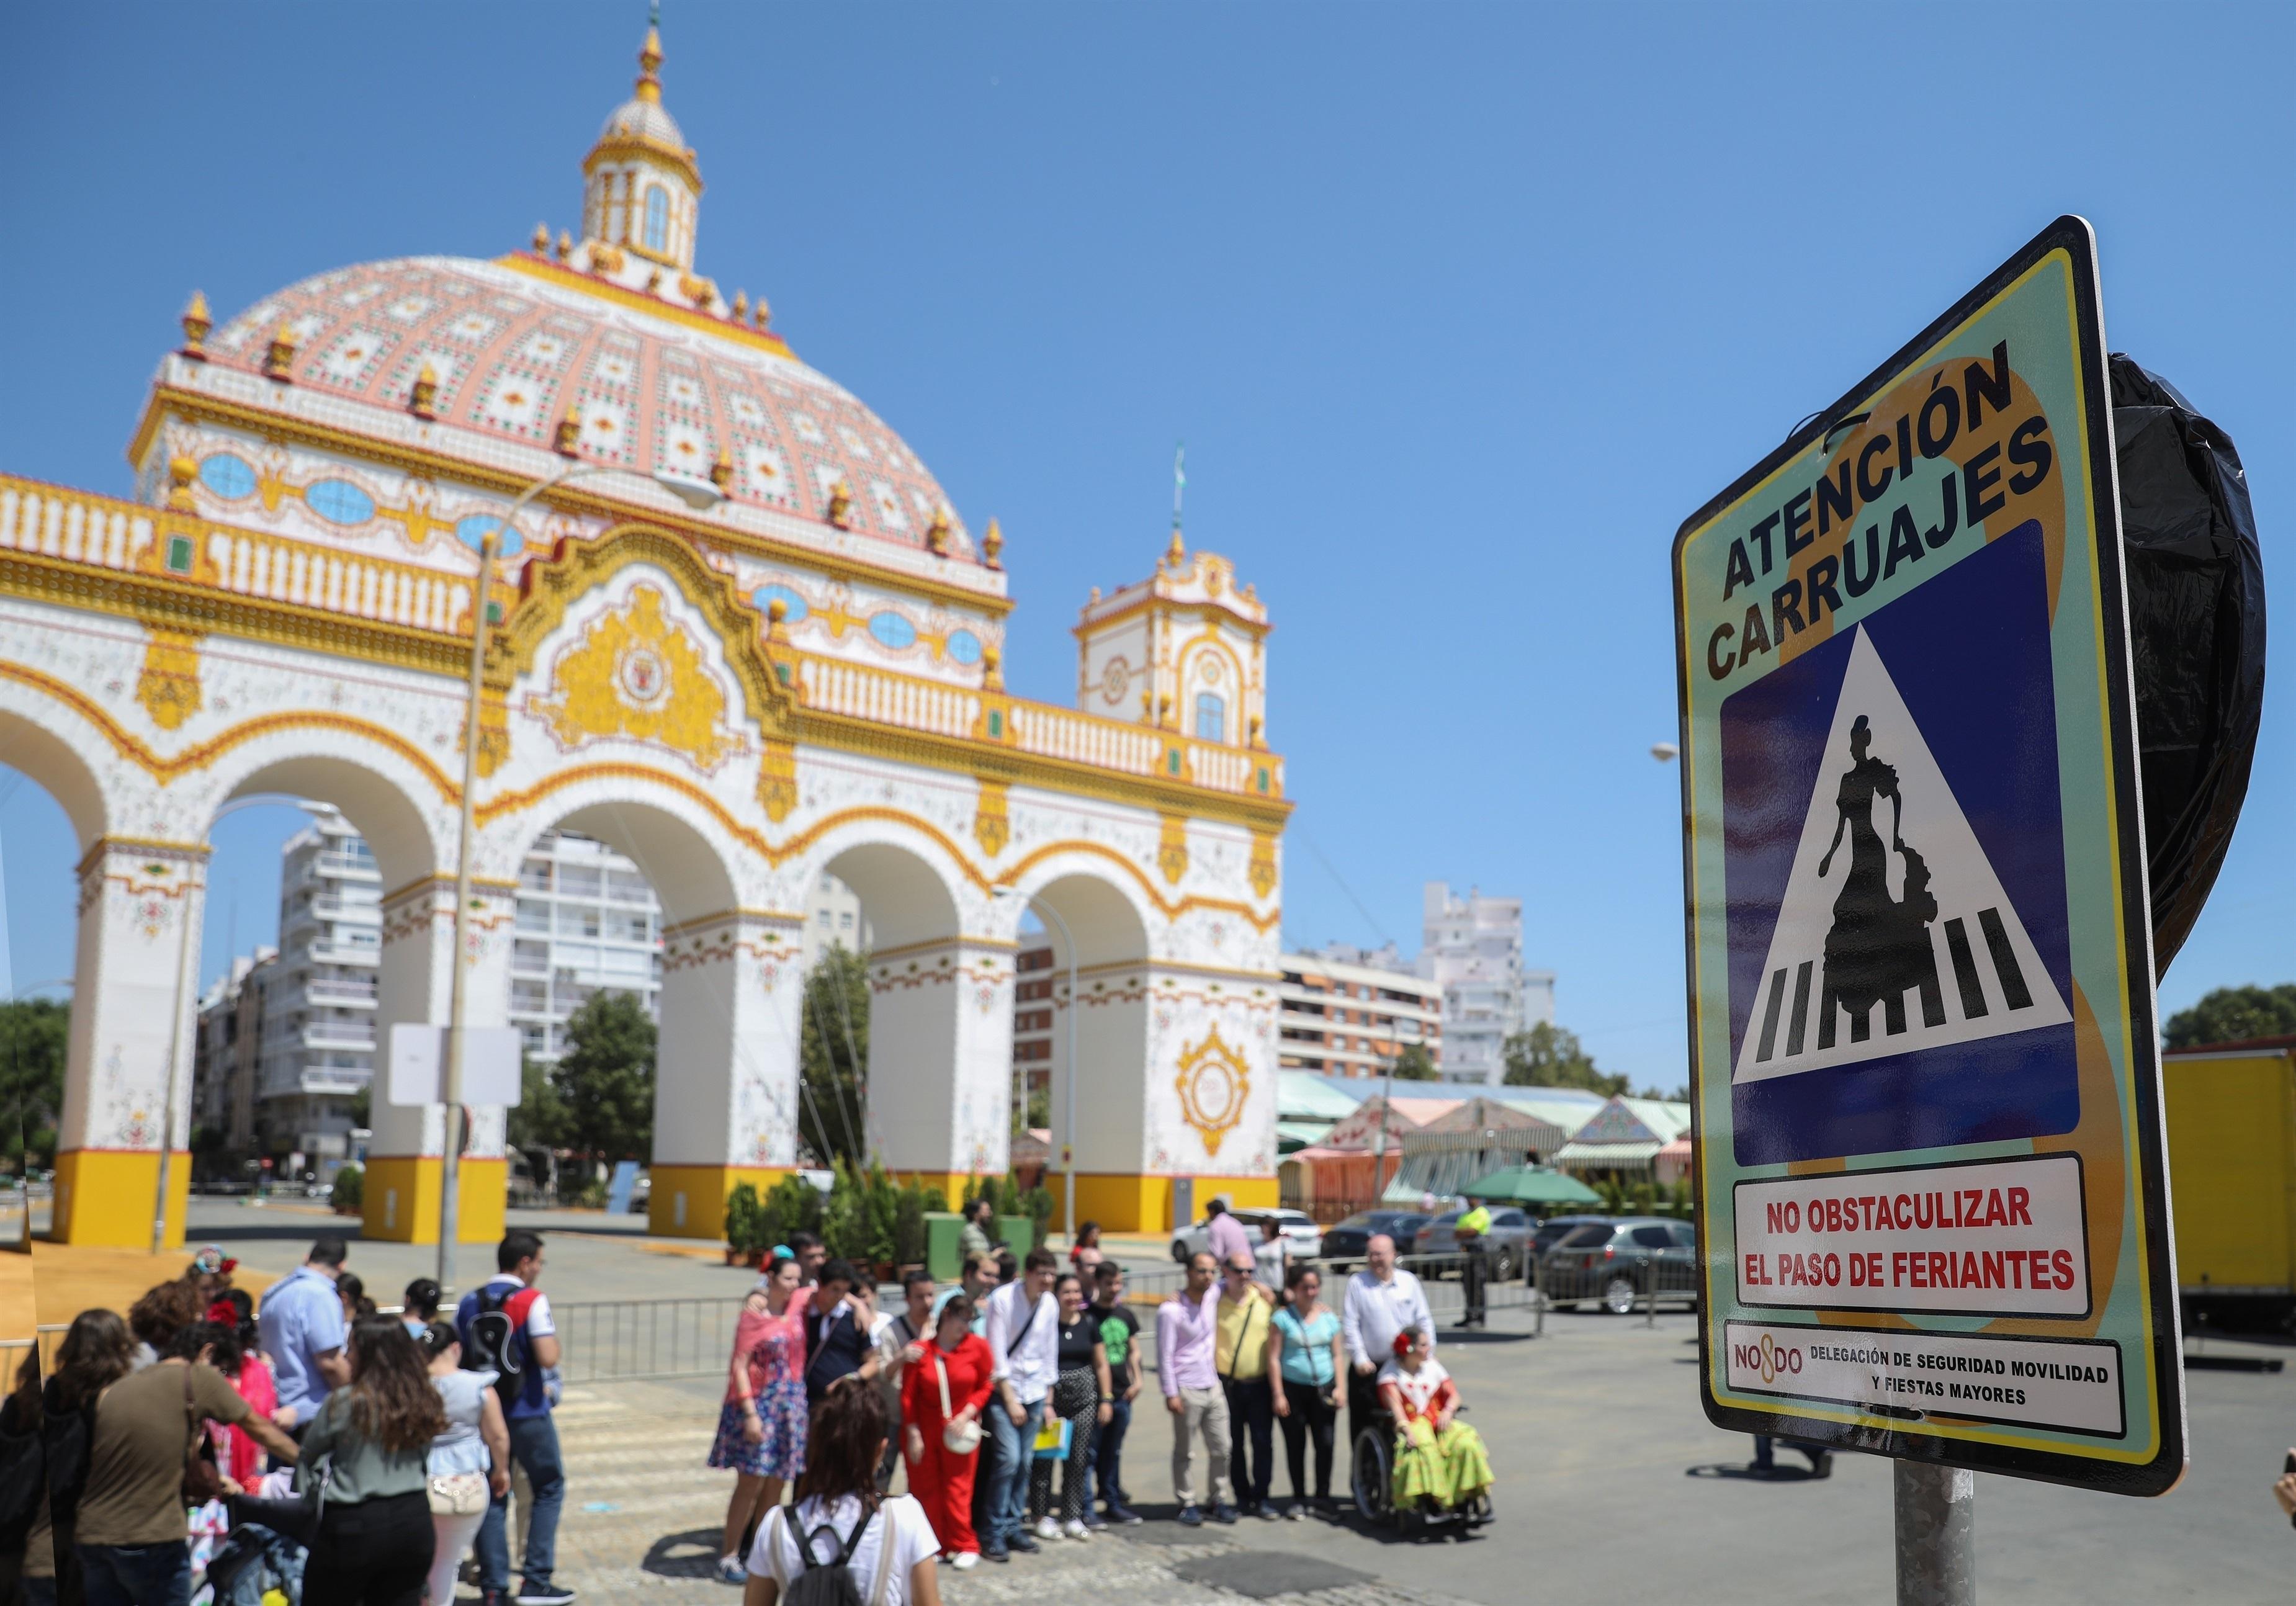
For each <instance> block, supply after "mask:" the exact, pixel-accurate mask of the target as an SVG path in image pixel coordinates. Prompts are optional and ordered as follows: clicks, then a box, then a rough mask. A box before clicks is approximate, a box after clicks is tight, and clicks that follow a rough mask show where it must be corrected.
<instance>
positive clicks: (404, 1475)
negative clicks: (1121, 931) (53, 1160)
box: [0, 1210, 1490, 1606]
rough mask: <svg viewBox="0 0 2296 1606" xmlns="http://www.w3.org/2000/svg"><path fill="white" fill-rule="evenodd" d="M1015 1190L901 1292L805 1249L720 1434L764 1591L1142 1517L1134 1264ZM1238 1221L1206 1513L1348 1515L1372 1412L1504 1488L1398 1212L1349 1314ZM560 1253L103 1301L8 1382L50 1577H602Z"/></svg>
mask: <svg viewBox="0 0 2296 1606" xmlns="http://www.w3.org/2000/svg"><path fill="white" fill-rule="evenodd" d="M985 1216H986V1212H985V1210H984V1211H982V1212H980V1213H978V1214H974V1213H968V1218H967V1221H966V1233H967V1236H966V1243H967V1246H968V1247H967V1251H966V1253H965V1257H964V1268H963V1272H962V1274H961V1276H960V1278H959V1280H958V1281H957V1282H955V1284H954V1285H951V1286H948V1287H941V1286H939V1285H938V1284H937V1283H936V1282H934V1280H933V1279H932V1278H931V1276H929V1275H927V1274H925V1273H923V1272H922V1271H914V1272H911V1273H910V1274H908V1275H907V1277H906V1280H905V1281H904V1282H903V1283H902V1284H901V1287H900V1290H899V1295H898V1307H895V1301H894V1300H893V1299H890V1298H888V1297H886V1296H885V1295H884V1294H883V1293H881V1291H880V1290H879V1289H878V1288H877V1286H876V1284H875V1282H874V1279H873V1278H871V1277H869V1276H865V1275H864V1274H861V1273H860V1272H859V1271H857V1268H856V1267H854V1266H852V1265H850V1264H849V1263H848V1262H846V1261H844V1260H842V1259H838V1258H832V1257H831V1256H830V1255H829V1254H828V1253H827V1251H826V1250H825V1249H824V1246H823V1245H822V1243H821V1242H820V1241H819V1240H818V1239H816V1238H815V1237H813V1236H811V1235H810V1234H807V1233H793V1234H791V1240H790V1241H789V1242H788V1243H786V1244H783V1245H779V1246H776V1247H775V1250H773V1252H772V1255H771V1257H770V1258H769V1260H768V1263H767V1266H766V1267H765V1269H764V1271H763V1274H761V1275H760V1276H759V1278H758V1283H757V1286H756V1287H755V1288H754V1289H753V1290H752V1291H750V1294H749V1295H748V1297H747V1298H746V1299H745V1300H744V1301H743V1304H742V1310H741V1313H740V1315H739V1317H738V1320H737V1323H736V1326H735V1332H734V1345H733V1353H732V1357H731V1362H730V1364H729V1366H728V1368H727V1379H726V1395H725V1399H724V1404H723V1406H722V1408H721V1411H720V1413H719V1417H718V1423H717V1435H716V1438H715V1440H714V1442H713V1443H712V1445H711V1447H710V1450H709V1456H708V1464H709V1466H711V1467H714V1468H719V1469H723V1470H726V1471H732V1472H733V1473H734V1489H733V1492H732V1495H731V1498H730V1500H729V1502H728V1504H727V1508H726V1523H725V1528H724V1533H723V1543H722V1545H721V1549H720V1556H719V1560H718V1562H717V1573H718V1576H719V1577H721V1578H722V1579H723V1580H724V1581H726V1582H727V1583H732V1584H739V1585H741V1586H743V1587H744V1589H745V1591H746V1594H745V1599H746V1600H747V1601H748V1602H750V1606H772V1603H773V1602H776V1601H777V1600H778V1599H779V1596H780V1594H782V1593H783V1591H784V1590H786V1589H787V1588H788V1587H789V1586H790V1584H791V1579H792V1578H793V1577H797V1576H799V1575H801V1574H803V1573H805V1572H807V1571H808V1570H809V1569H812V1568H814V1567H816V1566H820V1565H829V1564H834V1565H842V1566H845V1567H846V1568H848V1569H849V1571H850V1572H851V1573H852V1576H853V1578H854V1580H855V1582H856V1583H857V1586H860V1587H861V1588H863V1589H864V1590H865V1592H866V1591H875V1592H876V1593H875V1594H869V1595H868V1596H867V1598H869V1599H871V1600H873V1601H877V1602H884V1603H885V1606H903V1603H904V1602H917V1603H919V1606H938V1601H939V1594H938V1586H937V1584H936V1583H935V1582H934V1578H935V1573H934V1569H935V1567H936V1566H937V1565H939V1564H947V1565H949V1566H952V1567H954V1568H956V1569H967V1568H971V1567H973V1566H976V1565H978V1564H979V1563H980V1561H982V1560H983V1559H984V1558H985V1559H987V1560H988V1561H997V1562H1005V1561H1010V1559H1011V1558H1012V1556H1013V1553H1015V1552H1018V1553H1023V1554H1032V1553H1037V1552H1038V1551H1039V1550H1041V1549H1042V1548H1043V1546H1045V1545H1048V1544H1053V1543H1055V1542H1074V1541H1082V1540H1087V1539H1089V1538H1091V1537H1092V1536H1094V1535H1095V1533H1098V1532H1100V1531H1102V1530H1104V1529H1106V1528H1109V1527H1111V1525H1115V1526H1128V1525H1132V1524H1136V1523H1138V1522H1139V1521H1140V1520H1141V1518H1140V1516H1139V1515H1138V1513H1137V1512H1136V1511H1135V1510H1134V1509H1133V1498H1132V1495H1130V1493H1129V1492H1128V1488H1127V1487H1126V1480H1125V1476H1124V1469H1123V1447H1124V1445H1125V1442H1126V1439H1127V1438H1128V1433H1129V1430H1130V1428H1131V1425H1132V1417H1133V1412H1134V1408H1135V1405H1136V1402H1137V1401H1138V1399H1139V1398H1140V1396H1141V1394H1142V1392H1143V1390H1144V1385H1145V1383H1146V1381H1147V1368H1146V1367H1145V1365H1144V1356H1143V1354H1142V1346H1141V1342H1140V1340H1141V1336H1142V1333H1141V1321H1140V1317H1139V1315H1136V1312H1135V1310H1134V1309H1133V1307H1131V1306H1130V1305H1128V1303H1127V1301H1126V1297H1125V1296H1126V1274H1125V1271H1124V1268H1123V1267H1122V1266H1120V1265H1119V1264H1118V1263H1117V1262H1115V1261H1114V1260H1112V1259H1110V1258H1107V1257H1106V1256H1105V1255H1104V1254H1103V1251H1102V1250H1101V1248H1100V1244H1099V1233H1098V1231H1097V1229H1096V1228H1095V1227H1094V1226H1093V1225H1092V1224H1090V1223H1086V1224H1084V1225H1083V1226H1082V1227H1081V1228H1080V1229H1079V1231H1078V1233H1077V1234H1076V1235H1075V1239H1074V1241H1073V1244H1072V1246H1071V1247H1070V1250H1069V1251H1068V1256H1067V1264H1066V1265H1065V1266H1063V1265H1062V1260H1061V1258H1059V1257H1057V1256H1055V1255H1054V1253H1053V1252H1052V1251H1051V1250H1046V1249H1036V1250H1029V1252H1028V1253H1027V1254H1025V1255H1023V1256H1020V1257H1017V1258H1016V1257H1015V1256H1014V1255H1013V1253H1012V1251H1011V1250H1007V1249H1004V1248H1002V1247H999V1246H998V1245H996V1243H995V1241H993V1240H992V1239H991V1238H990V1237H989V1235H988V1234H989V1230H990V1228H991V1227H992V1226H993V1222H991V1221H990V1220H988V1219H986V1218H985ZM1211 1228H1212V1230H1211V1234H1210V1236H1211V1244H1212V1248H1211V1249H1210V1250H1208V1251H1207V1252H1204V1253H1201V1254H1198V1255H1196V1256H1194V1257H1193V1258H1192V1259H1191V1260H1190V1261H1189V1262H1188V1264H1187V1266H1186V1271H1185V1286H1184V1287H1183V1288H1182V1289H1181V1290H1180V1291H1178V1292H1177V1293H1175V1294H1173V1295H1170V1296H1168V1297H1167V1298H1165V1299H1163V1300H1162V1301H1161V1303H1160V1306H1159V1307H1158V1309H1157V1311H1156V1314H1155V1317H1154V1322H1155V1339H1156V1353H1157V1356H1158V1365H1157V1369H1156V1376H1157V1384H1158V1387H1159V1389H1160V1392H1161V1394H1162V1396H1163V1398H1164V1404H1165V1409H1166V1412H1167V1413H1168V1415H1169V1420H1170V1423H1171V1429H1172V1486H1173V1494H1174V1497H1175V1499H1176V1501H1177V1504H1178V1508H1179V1509H1178V1520H1179V1521H1180V1522H1182V1523H1184V1524H1187V1525H1190V1526H1194V1525H1199V1524H1201V1523H1203V1522H1205V1521H1207V1520H1209V1521H1212V1522H1223V1523H1232V1522H1234V1521H1237V1520H1239V1519H1240V1518H1242V1517H1244V1516H1252V1517H1258V1518H1261V1519H1265V1520H1282V1519H1283V1518H1287V1517H1288V1518H1291V1519H1293V1520H1298V1519H1300V1518H1303V1517H1306V1516H1307V1515H1308V1514H1309V1513H1310V1512H1314V1511H1317V1510H1329V1509H1331V1507H1332V1506H1333V1491H1332V1478H1333V1463H1334V1461H1335V1460H1336V1459H1338V1457H1337V1455H1336V1449H1335V1440H1336V1433H1337V1427H1338V1423H1339V1419H1340V1413H1341V1406H1342V1405H1343V1404H1344V1405H1345V1406H1346V1407H1347V1410H1348V1413H1349V1424H1350V1426H1351V1428H1352V1429H1353V1430H1356V1431H1360V1430H1362V1429H1363V1428H1364V1427H1365V1425H1366V1424H1367V1423H1371V1422H1377V1423H1380V1424H1381V1425H1382V1430H1387V1431H1391V1432H1392V1433H1393V1434H1394V1440H1393V1442H1394V1446H1395V1456H1394V1461H1395V1493H1396V1496H1397V1498H1398V1501H1417V1500H1423V1499H1424V1500H1432V1501H1438V1502H1441V1503H1445V1504H1449V1503H1455V1502H1456V1501H1459V1500H1464V1499H1472V1498H1475V1497H1477V1496H1478V1495H1480V1494H1481V1492H1482V1491H1483V1490H1484V1489H1485V1488H1487V1487H1488V1484H1489V1482H1490V1469H1489V1464H1488V1460H1487V1458H1486V1457H1485V1455H1484V1452H1483V1448H1482V1444H1481V1441H1480V1438H1477V1437H1476V1436H1475V1434H1474V1430H1472V1428H1471V1427H1469V1426H1468V1425H1467V1424H1466V1423H1465V1422H1462V1421H1461V1420H1459V1415H1458V1397H1457V1390H1456V1387H1455V1386H1454V1385H1453V1384H1452V1383H1451V1381H1450V1380H1449V1378H1448V1375H1447V1372H1445V1371H1444V1369H1443V1366H1442V1364H1441V1363H1440V1362H1439V1361H1438V1360H1437V1359H1436V1358H1435V1355H1434V1348H1435V1339H1434V1327H1433V1323H1432V1321H1431V1318H1430V1315H1429V1311H1428V1307H1427V1299H1426V1295H1425V1293H1424V1291H1423V1290H1422V1289H1421V1287H1420V1286H1419V1282H1418V1280H1417V1279H1416V1278H1415V1277H1414V1276H1413V1275H1412V1274H1411V1273H1410V1272H1408V1271H1406V1270H1405V1269H1403V1268H1402V1267H1400V1266H1398V1265H1397V1263H1396V1253H1395V1246H1394V1244H1393V1242H1392V1241H1390V1240H1388V1239H1386V1238H1384V1237H1381V1238H1374V1240H1372V1242H1371V1245H1370V1248H1369V1250H1368V1253H1367V1257H1366V1261H1365V1267H1364V1269H1363V1270H1362V1271H1359V1272H1357V1273H1356V1274H1354V1275H1352V1276H1350V1277H1349V1279H1348V1280H1347V1284H1346V1288H1345V1291H1344V1293H1343V1295H1342V1297H1341V1300H1340V1303H1339V1307H1338V1308H1333V1307H1332V1306H1330V1305H1327V1304H1326V1303H1325V1301H1324V1276H1323V1272H1322V1270H1321V1268H1320V1267H1318V1266H1316V1265H1314V1264H1312V1263H1308V1262H1297V1263H1294V1262H1293V1261H1292V1259H1291V1258H1290V1257H1289V1254H1288V1251H1287V1250H1286V1248H1285V1247H1284V1245H1283V1241H1282V1240H1281V1238H1280V1237H1279V1236H1278V1235H1277V1234H1276V1233H1274V1232H1272V1231H1270V1232H1268V1233H1265V1234H1264V1235H1263V1236H1262V1237H1261V1239H1260V1241H1258V1242H1254V1241H1251V1236H1250V1235H1249V1234H1248V1233H1246V1232H1245V1230H1244V1229H1243V1227H1242V1224H1241V1223H1239V1222H1237V1221H1236V1220H1235V1218H1234V1217H1233V1216H1231V1215H1228V1214H1227V1213H1226V1212H1225V1211H1219V1210H1216V1211H1215V1212H1214V1215H1213V1218H1212V1222H1211ZM347 1259H348V1246H347V1245H346V1243H345V1242H344V1241H343V1240H342V1239H340V1238H336V1237H322V1238H320V1239H319V1240H318V1241H316V1242H315V1243H314V1244H313V1245H312V1246H311V1250H310V1252H309V1254H308V1255H307V1256H306V1257H305V1258H304V1261H303V1263H302V1265H301V1266H298V1267H297V1268H296V1270H295V1271H294V1272H293V1273H291V1274H290V1275H288V1276H286V1277H284V1278H283V1279H281V1280H280V1281H279V1282H276V1283H275V1284H273V1285H272V1286H271V1287H270V1288H269V1289H268V1290H267V1291H265V1293H264V1295H263V1297H262V1299H261V1300H260V1301H259V1303H258V1301H257V1300H255V1299H251V1298H250V1296H249V1295H248V1293H247V1292H246V1291H242V1290H240V1289H238V1288H236V1287H234V1286H233V1285H232V1273H233V1269H234V1268H233V1263H232V1262H230V1261H227V1260H224V1259H222V1258H221V1257H220V1255H219V1254H217V1253H215V1252H213V1251H206V1252H202V1254H201V1256H200V1257H198V1258H196V1259H195V1260H194V1262H193V1266H192V1268H191V1269H190V1270H189V1271H188V1272H186V1274H184V1277H183V1278H181V1279H180V1280H177V1281H174V1282H166V1283H162V1284H160V1285H159V1286H158V1287H155V1288H153V1289H152V1290H151V1291H148V1292H147V1293H145V1294H144V1295H143V1298H142V1299H138V1300H137V1301H136V1302H135V1305H134V1306H133V1307H131V1308H130V1309H129V1310H128V1312H127V1315H125V1317H123V1316H121V1315H119V1313H117V1312H114V1311H111V1310H105V1309H96V1310H88V1311H84V1312H82V1313H81V1314H80V1315H78V1317H77V1318H76V1319H75V1320H74V1321H73V1322H72V1323H71V1325H70V1330H69V1331H68V1332H66V1333H65V1334H64V1337H63V1340H62V1341H61V1344H60V1345H59V1346H58V1347H57V1349H56V1352H55V1355H54V1356H53V1361H52V1363H51V1364H50V1365H49V1367H48V1371H47V1375H46V1377H45V1381H44V1380H43V1378H42V1375H41V1370H40V1367H39V1365H38V1364H37V1361H36V1360H34V1359H30V1358H28V1359H27V1361H26V1363H25V1364H24V1366H23V1368H22V1369H21V1372H19V1374H18V1377H17V1379H16V1387H15V1389H13V1391H12V1392H11V1393H10V1394H9V1395H8V1396H6V1397H5V1399H4V1402H0V1443H17V1442H29V1440H30V1439H32V1438H37V1443H38V1446H39V1453H40V1454H41V1455H42V1456H43V1457H44V1464H45V1482H46V1487H47V1498H46V1500H45V1502H43V1503H40V1504H39V1507H38V1509H37V1511H35V1512H29V1532H28V1533H27V1534H26V1536H25V1538H24V1542H23V1546H22V1552H21V1558H19V1566H20V1576H21V1594H22V1597H23V1598H24V1599H25V1600H26V1601H27V1602H29V1606H52V1603H57V1602H61V1603H62V1606H82V1603H85V1606H185V1603H186V1602H188V1600H189V1598H190V1592H191V1589H192V1586H193V1578H194V1575H195V1573H197V1572H198V1571H200V1570H201V1569H204V1570H205V1572H206V1576H207V1577H208V1579H209V1582H211V1583H215V1584H217V1588H216V1590H215V1597H214V1598H215V1599H216V1600H217V1602H238V1601H241V1600H245V1601H247V1602H259V1601H261V1600H263V1599H264V1598H265V1592H266V1589H267V1588H269V1587H271V1586H274V1585H276V1586H280V1587H281V1590H282V1593H283V1594H286V1595H287V1597H288V1598H290V1599H293V1598H301V1599H304V1600H307V1601H313V1602H326V1606H365V1603H373V1606H422V1602H430V1603H431V1606H446V1603H447V1602H450V1601H452V1600H453V1599H454V1598H455V1585H456V1581H457V1578H458V1577H461V1578H463V1579H466V1580H468V1581H470V1582H472V1583H474V1584H475V1585H476V1586H477V1587H478V1588H479V1590H480V1595H481V1598H482V1600H483V1601H484V1602H487V1606H510V1603H512V1602H527V1603H534V1602H570V1601H571V1600H573V1598H574V1594H573V1592H572V1591H571V1590H570V1589H567V1588H564V1587H562V1586H559V1585H558V1584H557V1583H556V1582H555V1581H554V1579H553V1571H554V1566H555V1550H556V1536H557V1528H558V1518H559V1513H560V1512H561V1510H562V1506H563V1504H564V1499H565V1475H564V1471H563V1469H562V1459H561V1455H560V1449H559V1443H558V1437H557V1431H556V1427H555V1424H554V1422H553V1414H552V1413H553V1406H554V1405H556V1403H557V1401H558V1398H559V1393H560V1389H559V1382H558V1378H559V1366H560V1362H561V1358H562V1357H561V1354H560V1349H559V1340H558V1336H557V1332H556V1328H555V1325H554V1324H553V1321H552V1318H551V1309H550V1301H549V1299H548V1296H547V1295H545V1293H544V1292H543V1291H542V1290H541V1288H540V1286H539V1285H540V1282H541V1279H542V1273H543V1266H544V1261H545V1246H544V1243H543V1241H542V1239H541V1237H540V1235H539V1234H537V1233H532V1232H527V1231H513V1232H512V1233H509V1234H508V1235H507V1236H505V1237H504V1239H503V1241H502V1242H501V1244H500V1245H499V1246H498V1248H497V1250H496V1268H497V1269H496V1274H495V1275H494V1276H493V1277H492V1278H491V1279H489V1280H488V1282H486V1283H485V1284H483V1285H482V1286H480V1287H479V1288H476V1289H472V1290H471V1291H468V1292H467V1293H464V1294H463V1296H462V1298H461V1299H460V1300H459V1302H458V1303H457V1304H455V1306H454V1307H452V1308H451V1309H450V1310H444V1311H442V1294H441V1291H440V1289H439V1285H438V1284H437V1283H436V1282H431V1281H430V1279H427V1278H419V1279H417V1280H416V1281H415V1282H412V1283H410V1284H409V1285H408V1286H407V1288H406V1292H405V1295H404V1299H403V1303H402V1305H401V1306H400V1307H399V1308H398V1310H396V1311H394V1312H384V1311H380V1310H378V1308H377V1307H376V1305H375V1303H374V1301H373V1299H371V1298H369V1297H368V1296H367V1294H366V1292H365V1288H364V1287H363V1286H362V1284H361V1283H360V1282H359V1280H358V1279H357V1276H356V1275H355V1274H353V1273H351V1272H350V1271H348V1269H347V1267H346V1264H345V1263H346V1261H347ZM881 1301H882V1302H883V1303H884V1304H885V1305H886V1306H887V1307H888V1308H886V1309H883V1310H881V1309H880V1308H879V1305H880V1302H881ZM1279 1430H1280V1433H1281V1437H1282V1439H1283V1448H1284V1454H1285V1459H1286V1462H1287V1463H1288V1470H1289V1473H1290V1484H1291V1498H1290V1500H1289V1501H1288V1503H1286V1504H1283V1506H1282V1507H1280V1508H1279V1506H1278V1504H1277V1503H1276V1501H1275V1495H1274V1491H1273V1487H1272V1486H1273V1484H1274V1481H1275V1439H1276V1437H1277V1434H1278V1431H1279ZM0 1481H4V1480H0ZM897 1490H898V1491H899V1492H898V1493H897V1492H896V1491H897ZM785 1496H787V1497H788V1500H789V1504H784V1499H785ZM4 1499H5V1495H4V1489H0V1503H4ZM513 1510H514V1511H515V1513H516V1528H515V1529H513V1527H512V1512H513ZM513 1536H515V1549H516V1552H517V1561H518V1567H517V1576H518V1578H519V1585H518V1587H517V1589H516V1591H515V1592H513V1591H512V1588H511V1577H512V1550H513Z"/></svg>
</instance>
